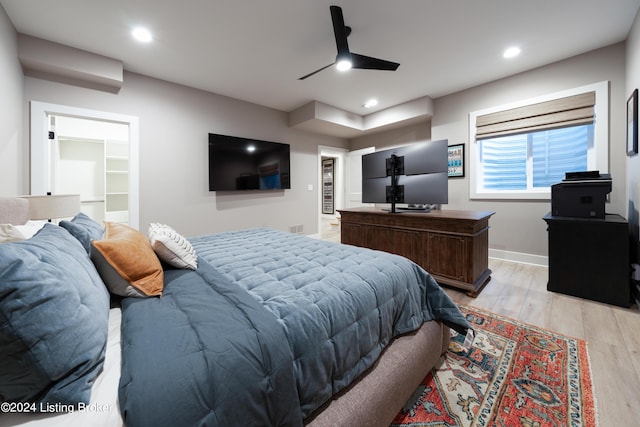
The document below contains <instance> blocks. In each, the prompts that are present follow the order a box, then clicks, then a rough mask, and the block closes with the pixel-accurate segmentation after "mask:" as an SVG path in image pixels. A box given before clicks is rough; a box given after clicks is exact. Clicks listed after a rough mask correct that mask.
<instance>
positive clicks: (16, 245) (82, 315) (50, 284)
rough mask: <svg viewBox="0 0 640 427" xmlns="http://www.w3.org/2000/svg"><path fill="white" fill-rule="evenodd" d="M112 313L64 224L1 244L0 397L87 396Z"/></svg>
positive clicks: (70, 400)
mask: <svg viewBox="0 0 640 427" xmlns="http://www.w3.org/2000/svg"><path fill="white" fill-rule="evenodd" d="M108 318H109V294H108V291H107V289H106V287H105V286H104V284H103V283H102V280H101V279H100V276H99V275H98V272H97V271H96V270H95V267H94V266H93V264H92V263H91V260H90V259H89V256H88V255H87V254H86V252H85V251H84V250H83V248H82V245H81V244H80V243H79V242H78V241H77V240H76V239H75V238H73V237H72V236H71V235H70V234H69V233H67V232H66V231H65V230H63V229H62V228H60V227H58V226H56V225H53V224H45V226H44V228H42V229H41V230H40V231H39V232H38V233H36V235H35V236H33V237H32V238H31V239H27V240H23V241H20V242H12V243H3V244H0V361H1V362H0V397H1V398H2V400H3V401H9V402H35V403H37V404H38V405H40V404H43V403H52V404H53V403H63V404H69V405H74V404H78V403H80V402H84V403H85V404H89V399H90V396H91V385H92V382H93V380H94V379H95V377H96V376H97V375H98V373H99V372H100V371H101V369H102V365H103V362H104V352H105V347H106V342H107V331H108ZM45 407H46V406H45Z"/></svg>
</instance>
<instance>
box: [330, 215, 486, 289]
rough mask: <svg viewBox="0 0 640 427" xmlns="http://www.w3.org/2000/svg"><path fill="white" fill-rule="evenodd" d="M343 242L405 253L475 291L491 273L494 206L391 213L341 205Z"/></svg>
mask: <svg viewBox="0 0 640 427" xmlns="http://www.w3.org/2000/svg"><path fill="white" fill-rule="evenodd" d="M339 212H340V216H341V221H340V223H341V225H340V230H341V231H340V237H341V241H342V243H346V244H349V245H355V246H362V247H366V248H371V249H377V250H381V251H385V252H391V253H394V254H398V255H402V256H404V257H406V258H409V259H410V260H412V261H414V262H416V263H417V264H418V265H420V266H421V267H422V268H424V269H425V270H427V271H428V272H429V273H430V274H431V275H432V276H433V277H434V279H436V280H437V281H438V283H440V284H443V285H448V286H452V287H455V288H458V289H462V290H465V291H467V294H468V295H470V296H472V297H475V296H477V295H478V293H479V292H480V290H481V289H482V287H483V286H484V285H485V284H486V283H487V282H488V281H489V280H490V279H491V270H490V269H489V266H488V264H489V218H490V217H491V215H493V214H494V213H495V212H479V211H456V210H433V211H431V212H413V211H403V212H401V213H393V214H392V213H389V212H387V211H384V210H382V209H378V208H354V209H345V210H340V211H339Z"/></svg>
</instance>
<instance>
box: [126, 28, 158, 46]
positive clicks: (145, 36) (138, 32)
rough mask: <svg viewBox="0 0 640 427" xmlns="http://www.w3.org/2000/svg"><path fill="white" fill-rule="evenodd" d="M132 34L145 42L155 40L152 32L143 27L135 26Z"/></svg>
mask: <svg viewBox="0 0 640 427" xmlns="http://www.w3.org/2000/svg"><path fill="white" fill-rule="evenodd" d="M131 35H132V36H133V38H134V39H136V40H138V41H139V42H143V43H149V42H150V41H151V40H153V36H152V35H151V32H150V31H149V30H147V29H146V28H143V27H137V28H134V29H133V31H131Z"/></svg>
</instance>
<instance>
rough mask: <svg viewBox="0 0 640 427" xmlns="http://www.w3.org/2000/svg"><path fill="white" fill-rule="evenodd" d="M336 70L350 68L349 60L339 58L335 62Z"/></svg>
mask: <svg viewBox="0 0 640 427" xmlns="http://www.w3.org/2000/svg"><path fill="white" fill-rule="evenodd" d="M336 68H337V69H338V71H347V70H350V69H351V61H350V60H348V59H341V60H339V61H338V62H337V63H336Z"/></svg>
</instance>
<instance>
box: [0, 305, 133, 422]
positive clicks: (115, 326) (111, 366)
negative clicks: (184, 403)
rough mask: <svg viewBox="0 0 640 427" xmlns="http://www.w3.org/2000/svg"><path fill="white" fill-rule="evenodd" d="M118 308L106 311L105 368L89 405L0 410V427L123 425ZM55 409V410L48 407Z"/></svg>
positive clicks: (92, 389) (92, 390)
mask: <svg viewBox="0 0 640 427" xmlns="http://www.w3.org/2000/svg"><path fill="white" fill-rule="evenodd" d="M121 321H122V313H121V311H120V308H119V307H118V308H112V309H110V310H109V334H108V338H107V349H106V352H105V360H104V367H103V369H102V372H101V373H100V375H99V376H98V378H96V381H95V383H94V384H93V387H92V388H91V402H90V403H89V405H88V406H87V407H86V408H85V409H84V410H80V411H75V412H72V413H71V412H67V413H55V412H52V413H39V414H33V413H7V412H6V411H4V410H2V411H0V427H9V426H29V427H44V426H46V427H76V426H83V427H84V426H91V427H120V426H124V422H123V420H122V417H121V415H120V407H119V406H118V384H119V382H120V360H121V353H120V323H121ZM50 409H51V410H55V409H56V408H55V407H54V408H50Z"/></svg>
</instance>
